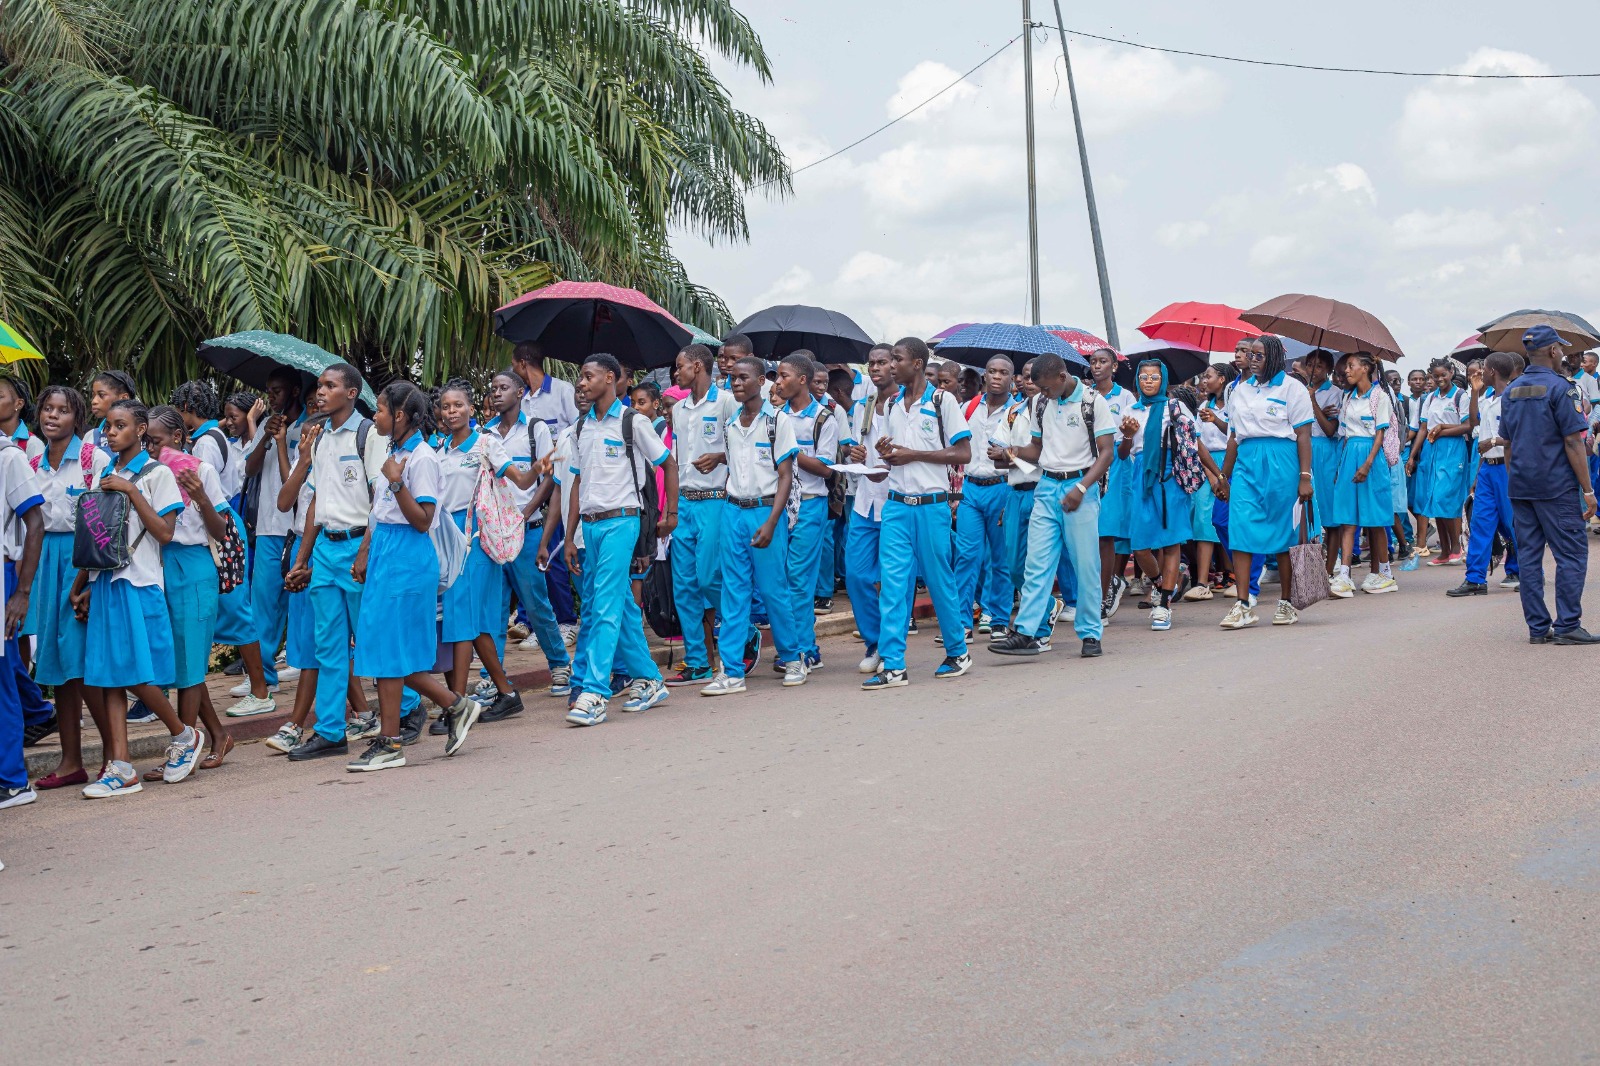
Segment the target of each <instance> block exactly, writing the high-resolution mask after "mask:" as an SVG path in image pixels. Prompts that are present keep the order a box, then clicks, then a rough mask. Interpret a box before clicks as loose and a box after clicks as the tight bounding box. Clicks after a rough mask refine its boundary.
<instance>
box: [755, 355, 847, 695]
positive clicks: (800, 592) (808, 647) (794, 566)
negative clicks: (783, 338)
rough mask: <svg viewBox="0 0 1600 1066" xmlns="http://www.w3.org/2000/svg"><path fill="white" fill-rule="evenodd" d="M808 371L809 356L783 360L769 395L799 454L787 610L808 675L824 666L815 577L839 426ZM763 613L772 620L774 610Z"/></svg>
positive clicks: (837, 450)
mask: <svg viewBox="0 0 1600 1066" xmlns="http://www.w3.org/2000/svg"><path fill="white" fill-rule="evenodd" d="M812 370H813V363H812V361H811V357H810V356H809V355H807V354H805V353H803V352H795V353H794V354H792V355H786V356H784V357H783V359H782V360H781V361H780V362H779V363H778V380H777V382H776V383H775V384H774V385H773V391H774V393H775V395H777V396H778V397H781V398H782V401H783V407H782V409H781V410H780V417H781V418H782V419H783V420H784V421H786V422H788V423H789V426H790V428H791V429H792V430H793V431H794V439H795V444H796V446H797V447H798V448H799V451H797V452H796V453H795V460H794V462H795V487H794V491H796V492H798V493H799V495H800V514H799V518H798V519H797V520H796V521H795V523H794V526H793V527H792V528H791V529H790V530H789V559H788V575H789V606H790V609H791V611H792V612H793V615H794V621H795V630H796V634H797V637H798V639H799V641H800V654H801V656H802V657H803V658H804V659H805V661H806V667H807V669H811V670H815V669H819V668H821V666H822V650H821V649H820V648H819V647H818V646H817V616H816V588H817V571H818V569H819V568H820V567H821V565H822V554H823V549H824V548H825V547H827V544H826V537H825V536H824V534H825V532H826V527H827V524H828V478H829V477H830V476H831V475H832V467H833V462H834V457H835V456H836V455H838V453H839V420H838V419H837V418H835V417H834V412H833V411H832V409H831V408H830V407H824V406H823V405H822V404H821V403H820V402H819V401H818V400H817V399H816V397H815V396H813V395H812V391H811V385H812ZM767 609H768V613H769V614H770V613H771V611H772V610H773V606H772V604H770V603H769V604H768V605H767Z"/></svg>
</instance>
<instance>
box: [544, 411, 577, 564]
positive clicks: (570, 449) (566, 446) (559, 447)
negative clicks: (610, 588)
mask: <svg viewBox="0 0 1600 1066" xmlns="http://www.w3.org/2000/svg"><path fill="white" fill-rule="evenodd" d="M575 426H576V423H574V424H573V425H571V426H568V427H567V428H566V429H563V430H562V431H561V432H560V433H559V434H557V435H556V440H555V451H554V453H553V454H552V455H551V459H550V461H551V472H550V480H552V481H554V482H555V483H556V492H555V498H556V515H557V516H558V517H559V518H560V519H561V521H562V522H563V523H565V522H566V520H567V486H568V485H570V484H572V457H573V455H574V454H575V450H576V449H575V445H574V444H573V442H572V436H573V433H574V432H575ZM546 428H549V427H546ZM562 528H563V531H564V532H565V534H566V537H567V539H568V540H570V541H572V543H573V544H574V545H575V546H576V547H578V548H579V549H580V550H581V549H582V548H583V523H582V522H579V523H578V526H577V528H573V527H572V526H570V525H563V527H562ZM551 546H552V548H554V544H552V545H551Z"/></svg>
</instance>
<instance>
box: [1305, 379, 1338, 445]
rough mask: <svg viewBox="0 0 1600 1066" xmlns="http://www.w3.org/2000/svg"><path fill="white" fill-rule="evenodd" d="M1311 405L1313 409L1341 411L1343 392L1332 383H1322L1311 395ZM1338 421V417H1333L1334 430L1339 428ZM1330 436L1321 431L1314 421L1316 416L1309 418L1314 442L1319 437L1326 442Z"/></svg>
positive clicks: (1320, 426)
mask: <svg viewBox="0 0 1600 1066" xmlns="http://www.w3.org/2000/svg"><path fill="white" fill-rule="evenodd" d="M1311 403H1312V406H1314V407H1337V408H1340V410H1341V411H1342V410H1343V403H1344V390H1342V389H1340V388H1339V387H1338V386H1337V385H1335V384H1334V383H1333V382H1332V381H1324V382H1323V383H1322V384H1321V385H1318V386H1317V391H1316V392H1315V393H1313V394H1312V396H1311ZM1338 421H1339V416H1338V415H1335V416H1334V422H1335V425H1334V429H1338V428H1339V427H1338V425H1337V423H1338ZM1331 436H1332V434H1329V433H1326V432H1324V431H1323V429H1322V423H1321V422H1318V421H1317V420H1316V415H1315V413H1313V414H1312V416H1311V437H1312V439H1313V440H1315V439H1316V438H1318V437H1321V438H1323V439H1324V440H1327V439H1330V437H1331Z"/></svg>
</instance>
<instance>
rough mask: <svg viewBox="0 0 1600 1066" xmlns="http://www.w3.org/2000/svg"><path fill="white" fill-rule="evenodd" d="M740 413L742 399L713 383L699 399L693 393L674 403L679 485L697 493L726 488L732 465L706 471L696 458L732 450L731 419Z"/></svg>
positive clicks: (673, 414)
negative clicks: (728, 437) (729, 467)
mask: <svg viewBox="0 0 1600 1066" xmlns="http://www.w3.org/2000/svg"><path fill="white" fill-rule="evenodd" d="M738 413H739V401H738V400H735V399H734V398H733V393H732V392H730V391H729V390H727V389H724V388H719V387H717V386H716V385H712V386H711V387H710V388H708V389H707V390H706V394H705V395H704V396H702V397H701V398H700V399H699V400H696V399H695V398H694V396H693V394H690V395H688V396H685V397H683V399H681V400H679V401H678V402H677V403H675V404H673V405H672V452H673V455H674V456H676V457H677V460H678V487H679V488H680V489H688V490H691V491H695V492H705V491H708V490H715V489H722V488H725V487H726V486H727V483H728V467H727V465H726V464H723V465H722V466H714V467H712V468H711V470H710V472H708V473H705V474H702V473H701V472H700V471H698V470H696V469H695V468H694V461H695V460H696V459H699V458H700V457H701V456H703V455H715V454H717V453H718V452H721V453H723V454H726V453H727V450H728V439H727V428H728V420H729V419H730V418H732V417H734V415H736V414H738Z"/></svg>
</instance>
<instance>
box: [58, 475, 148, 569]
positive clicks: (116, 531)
mask: <svg viewBox="0 0 1600 1066" xmlns="http://www.w3.org/2000/svg"><path fill="white" fill-rule="evenodd" d="M149 469H150V464H149V463H146V464H145V465H144V466H143V467H141V468H140V469H139V471H138V472H137V473H135V474H134V475H133V476H131V477H129V478H128V481H129V482H130V483H131V484H134V485H137V484H138V483H139V479H140V478H141V477H143V476H144V472H145V471H146V470H149ZM119 476H121V475H119ZM132 510H133V502H132V501H131V500H129V499H128V497H126V496H124V495H123V494H122V493H120V492H106V491H104V490H103V489H90V490H89V491H88V492H85V493H84V494H83V495H82V496H79V497H78V505H77V509H76V512H75V514H74V516H73V521H72V565H73V566H75V567H77V568H78V569H79V570H89V571H103V570H121V569H122V568H123V567H125V566H127V565H128V564H129V563H131V562H132V561H133V553H134V550H135V549H136V548H138V547H139V542H140V541H142V540H144V535H145V534H146V533H147V532H149V530H145V529H141V530H139V535H138V536H137V537H135V538H134V539H133V543H132V544H129V543H128V516H129V513H130V512H131V511H132Z"/></svg>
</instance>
